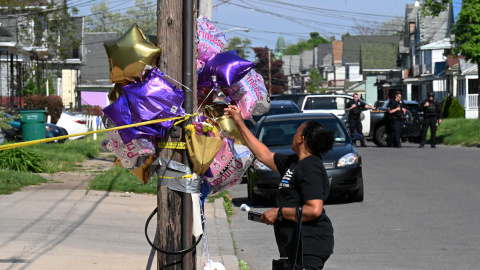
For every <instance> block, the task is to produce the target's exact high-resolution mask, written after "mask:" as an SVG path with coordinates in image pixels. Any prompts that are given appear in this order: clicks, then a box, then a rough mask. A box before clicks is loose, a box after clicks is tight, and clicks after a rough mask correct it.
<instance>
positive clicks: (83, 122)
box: [75, 120, 87, 125]
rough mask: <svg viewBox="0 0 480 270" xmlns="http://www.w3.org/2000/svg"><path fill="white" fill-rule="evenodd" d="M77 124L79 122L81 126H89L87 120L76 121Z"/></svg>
mask: <svg viewBox="0 0 480 270" xmlns="http://www.w3.org/2000/svg"><path fill="white" fill-rule="evenodd" d="M75 122H77V123H79V124H81V125H85V124H87V121H85V120H75Z"/></svg>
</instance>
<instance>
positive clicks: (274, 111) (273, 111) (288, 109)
mask: <svg viewBox="0 0 480 270" xmlns="http://www.w3.org/2000/svg"><path fill="white" fill-rule="evenodd" d="M298 112H300V111H299V110H298V109H297V108H296V107H294V106H282V107H276V108H274V107H271V108H270V110H268V112H267V113H266V114H263V115H254V116H253V120H255V122H258V121H259V120H260V119H262V117H264V116H265V115H274V114H288V113H298Z"/></svg>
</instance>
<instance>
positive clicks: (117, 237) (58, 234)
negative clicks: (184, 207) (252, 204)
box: [0, 159, 238, 270]
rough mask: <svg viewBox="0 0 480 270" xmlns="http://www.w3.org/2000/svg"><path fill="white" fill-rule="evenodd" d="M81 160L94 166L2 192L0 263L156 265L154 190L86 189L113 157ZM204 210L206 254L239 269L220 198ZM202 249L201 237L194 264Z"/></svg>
mask: <svg viewBox="0 0 480 270" xmlns="http://www.w3.org/2000/svg"><path fill="white" fill-rule="evenodd" d="M86 163H91V164H93V165H91V166H92V168H91V169H85V170H84V171H82V172H73V173H60V174H56V175H52V176H50V177H51V179H52V181H51V182H49V183H46V184H42V185H39V186H29V187H25V188H23V189H22V191H20V192H15V193H13V194H11V195H0V235H1V236H2V237H1V238H0V269H126V270H127V269H128V270H131V269H156V267H157V266H156V265H157V263H156V256H155V252H152V248H151V247H150V246H149V245H148V243H147V240H146V239H145V235H144V227H145V221H146V219H147V217H148V216H149V215H150V213H151V211H152V210H153V209H154V208H155V207H156V206H157V198H156V196H152V195H140V194H131V193H115V192H103V191H90V192H88V193H87V192H86V191H85V187H86V186H87V184H88V181H89V180H90V179H91V178H92V177H93V176H94V175H95V172H97V173H98V171H99V170H108V169H109V168H111V166H113V164H112V162H111V160H106V159H92V160H88V161H86V162H84V163H83V164H86ZM89 166H90V165H89ZM89 166H85V168H88V167H89ZM205 214H206V217H207V220H206V228H207V233H209V235H208V243H209V253H210V256H211V258H212V259H213V260H214V261H219V262H221V263H222V264H223V265H224V266H225V268H226V269H238V261H237V258H236V256H235V255H234V249H233V241H232V237H231V235H230V231H229V227H228V222H227V219H226V214H225V210H224V208H223V205H222V200H221V199H219V200H216V201H215V203H207V204H206V205H205ZM154 220H155V219H154ZM155 227H156V226H155V224H153V222H152V224H150V226H149V236H150V238H151V239H153V238H154V236H155ZM202 248H203V250H202ZM204 250H205V248H204V240H202V241H201V242H200V244H199V247H198V248H197V262H198V263H197V269H201V266H202V264H200V262H201V256H202V251H204Z"/></svg>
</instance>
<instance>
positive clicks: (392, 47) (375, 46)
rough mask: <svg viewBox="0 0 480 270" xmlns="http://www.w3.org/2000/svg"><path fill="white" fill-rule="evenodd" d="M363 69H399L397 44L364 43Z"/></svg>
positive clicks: (362, 51) (362, 50) (362, 48)
mask: <svg viewBox="0 0 480 270" xmlns="http://www.w3.org/2000/svg"><path fill="white" fill-rule="evenodd" d="M360 50H361V53H360V55H361V69H362V70H368V69H375V70H378V69H387V70H391V69H398V67H397V57H398V56H397V52H398V45H397V44H391V43H390V44H388V43H387V44H382V43H363V44H362V45H361V49H360Z"/></svg>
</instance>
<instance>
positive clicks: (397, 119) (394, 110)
mask: <svg viewBox="0 0 480 270" xmlns="http://www.w3.org/2000/svg"><path fill="white" fill-rule="evenodd" d="M406 110H407V109H406V108H405V102H403V100H402V93H400V92H398V91H397V92H396V93H395V99H393V100H390V102H389V103H388V113H389V114H390V134H389V138H388V140H387V145H388V146H389V147H397V148H402V144H401V143H400V137H401V135H402V125H403V116H404V115H405V112H406Z"/></svg>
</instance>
